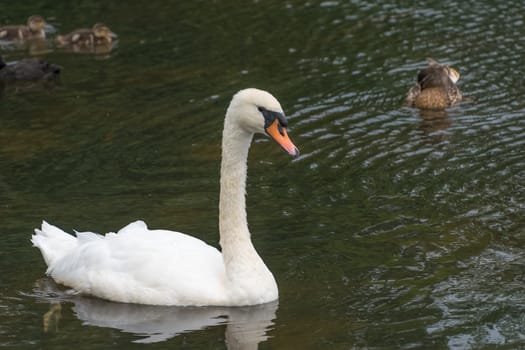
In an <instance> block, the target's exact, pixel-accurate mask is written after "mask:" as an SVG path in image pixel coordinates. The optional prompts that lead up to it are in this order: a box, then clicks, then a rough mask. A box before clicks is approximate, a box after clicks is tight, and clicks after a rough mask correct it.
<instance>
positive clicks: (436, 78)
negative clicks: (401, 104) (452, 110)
mask: <svg viewBox="0 0 525 350" xmlns="http://www.w3.org/2000/svg"><path fill="white" fill-rule="evenodd" d="M427 62H428V67H426V68H424V69H422V70H420V71H419V73H418V75H417V82H416V83H415V84H414V86H412V88H410V90H409V91H408V95H407V97H406V100H405V105H407V106H410V107H417V108H420V109H434V110H436V109H445V108H447V107H450V106H452V105H454V104H456V103H459V102H460V101H461V99H462V96H461V92H460V91H459V88H458V87H457V86H456V82H457V81H458V79H459V73H458V71H456V70H455V69H454V68H451V67H449V66H447V65H445V64H441V63H439V62H438V61H436V60H434V59H432V58H427Z"/></svg>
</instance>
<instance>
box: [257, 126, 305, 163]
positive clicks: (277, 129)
mask: <svg viewBox="0 0 525 350" xmlns="http://www.w3.org/2000/svg"><path fill="white" fill-rule="evenodd" d="M265 130H266V132H267V133H268V135H270V137H271V138H272V139H274V140H275V141H276V142H277V143H278V144H279V145H280V146H281V147H282V148H283V149H284V150H285V151H286V152H288V154H290V155H292V156H293V157H294V158H297V157H299V149H298V148H297V147H295V145H294V144H293V142H292V140H290V138H289V137H288V133H287V132H286V128H285V127H284V126H282V125H281V124H280V123H279V120H278V119H275V120H274V122H273V123H272V124H271V125H270V126H269V127H267V128H266V129H265Z"/></svg>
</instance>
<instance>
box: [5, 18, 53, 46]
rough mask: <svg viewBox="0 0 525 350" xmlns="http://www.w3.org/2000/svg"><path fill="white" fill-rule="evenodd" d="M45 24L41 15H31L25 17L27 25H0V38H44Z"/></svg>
mask: <svg viewBox="0 0 525 350" xmlns="http://www.w3.org/2000/svg"><path fill="white" fill-rule="evenodd" d="M45 26H46V21H45V20H44V18H43V17H42V16H31V17H29V18H28V19H27V25H18V26H5V27H0V40H8V41H24V40H31V39H45V38H46V32H45V31H44V27H45Z"/></svg>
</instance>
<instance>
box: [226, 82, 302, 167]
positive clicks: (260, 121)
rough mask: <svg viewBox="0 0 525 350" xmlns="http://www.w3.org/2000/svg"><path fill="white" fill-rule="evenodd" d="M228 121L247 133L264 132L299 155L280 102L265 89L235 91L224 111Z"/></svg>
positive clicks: (294, 154) (296, 155)
mask: <svg viewBox="0 0 525 350" xmlns="http://www.w3.org/2000/svg"><path fill="white" fill-rule="evenodd" d="M228 122H234V123H236V124H237V125H238V127H240V128H241V129H243V130H245V131H247V132H249V133H253V134H255V133H260V134H266V135H268V136H270V137H271V138H272V139H273V140H275V141H276V142H277V143H278V144H279V145H280V146H281V147H282V148H283V149H284V150H285V151H286V152H288V153H289V154H290V155H292V156H294V157H298V156H299V149H298V148H297V147H295V145H294V144H293V142H292V140H290V138H289V137H288V133H287V131H286V128H287V127H288V120H287V119H286V116H285V115H284V112H283V109H282V108H281V104H280V103H279V101H277V99H276V98H275V97H273V96H272V94H270V93H269V92H267V91H264V90H259V89H254V88H249V89H245V90H241V91H239V92H238V93H236V94H235V95H234V96H233V99H232V101H231V103H230V106H229V107H228V110H227V112H226V123H228Z"/></svg>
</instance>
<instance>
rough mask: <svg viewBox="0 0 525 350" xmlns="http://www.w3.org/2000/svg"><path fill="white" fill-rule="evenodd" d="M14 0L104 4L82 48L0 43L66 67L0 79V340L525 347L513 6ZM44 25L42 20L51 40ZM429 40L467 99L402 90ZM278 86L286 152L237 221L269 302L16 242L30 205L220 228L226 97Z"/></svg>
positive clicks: (209, 237) (89, 223) (51, 7)
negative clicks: (178, 287) (179, 296)
mask: <svg viewBox="0 0 525 350" xmlns="http://www.w3.org/2000/svg"><path fill="white" fill-rule="evenodd" d="M418 4H419V5H418V6H417V7H415V5H414V2H411V1H402V0H397V1H372V2H369V1H357V0H356V1H349V2H343V1H324V2H316V1H308V2H299V1H263V2H259V1H254V2H242V1H214V2H207V1H192V2H188V1H187V2H177V3H173V4H170V5H168V3H167V2H165V1H157V0H152V1H148V2H147V3H145V2H143V1H127V2H126V3H125V6H124V5H123V3H122V2H120V1H107V0H106V1H80V2H68V1H49V0H41V1H24V2H21V1H20V2H15V1H12V2H3V3H2V13H1V14H0V23H1V24H13V23H22V22H25V20H26V18H27V17H28V16H29V15H32V14H41V15H42V16H44V17H45V18H46V19H48V22H49V23H50V24H52V25H53V27H54V28H55V30H56V32H58V33H64V32H68V31H70V30H72V29H74V28H78V27H90V26H91V25H93V24H94V23H96V22H100V21H102V22H105V23H106V24H108V25H109V26H110V27H111V29H112V30H113V31H114V32H116V33H117V34H118V35H119V41H118V45H117V46H116V47H114V48H113V50H111V51H110V52H103V53H97V54H91V53H74V52H67V51H63V50H56V49H53V47H52V45H49V46H50V48H49V49H46V50H43V52H42V50H34V49H31V48H17V47H11V46H4V47H0V49H1V50H2V51H1V53H2V55H3V56H4V58H5V59H6V61H16V60H18V59H21V58H22V57H27V56H30V55H32V54H33V55H40V56H41V57H44V58H45V59H46V60H48V61H51V62H53V63H56V64H59V65H61V66H62V67H63V71H62V79H61V80H62V83H61V84H60V85H59V86H57V87H56V88H54V89H51V90H47V89H46V90H44V89H33V90H30V91H27V90H24V89H8V90H7V91H5V93H4V96H3V97H2V98H1V99H0V169H1V172H0V218H1V220H0V235H1V237H2V244H1V245H0V257H1V259H0V276H1V277H0V310H1V312H0V346H2V347H5V348H15V347H16V348H52V349H71V347H73V346H74V347H75V348H76V349H79V350H80V349H94V348H112V349H118V348H123V349H132V348H138V347H140V346H141V345H140V344H137V343H141V342H147V343H151V344H150V348H151V349H167V348H170V349H171V348H188V349H192V348H205V349H224V348H227V347H229V348H241V349H246V348H257V345H258V346H259V348H261V349H349V348H353V349H392V348H401V349H429V348H432V349H480V348H498V349H516V348H520V347H525V292H524V289H525V278H524V266H525V219H524V217H525V215H524V214H525V150H524V144H525V99H523V96H524V93H525V83H524V78H523V76H524V75H523V73H524V68H523V67H525V58H524V57H525V56H524V55H523V52H524V45H525V44H524V41H523V38H524V37H525V25H524V20H523V13H524V12H525V5H524V3H523V2H520V1H506V2H499V1H488V0H487V1H477V2H462V1H458V2H436V1H421V2H418ZM54 35H55V34H51V35H50V36H51V37H53V36H54ZM427 56H430V57H433V58H435V59H438V60H440V61H442V62H444V63H447V64H450V65H451V66H453V67H454V68H456V69H457V70H458V71H459V72H460V73H461V79H460V80H459V82H458V85H459V87H460V89H461V90H462V92H463V94H464V95H466V96H468V97H469V98H470V100H469V101H466V102H464V103H461V104H460V105H458V106H455V107H453V108H450V109H448V110H447V112H446V113H441V114H430V115H429V114H428V113H422V112H419V111H418V110H415V109H408V108H402V107H401V104H402V101H403V99H404V97H405V94H406V92H407V90H408V88H409V87H410V86H411V85H412V83H413V82H414V79H415V76H416V74H417V71H418V70H419V69H420V68H422V67H424V66H425V64H426V63H425V57H427ZM245 87H258V88H261V89H265V90H268V91H270V92H272V93H273V94H274V95H275V96H276V97H277V98H278V99H279V100H280V102H281V104H282V106H283V108H284V110H285V112H286V113H287V115H288V117H289V123H290V128H289V134H290V136H291V138H292V139H293V140H294V142H295V144H296V145H297V146H298V147H299V149H300V150H301V152H302V154H301V157H300V158H298V159H296V160H292V159H291V158H290V157H288V156H287V155H286V154H284V153H283V152H282V151H281V150H280V149H279V147H278V146H276V145H275V144H273V143H272V142H269V141H268V140H267V139H266V138H265V137H262V136H261V137H257V138H256V142H254V144H253V145H252V148H251V151H250V157H249V163H248V165H249V170H248V173H249V178H248V186H247V191H248V198H247V206H248V221H249V223H250V230H251V232H252V235H253V239H254V242H255V245H256V247H257V249H258V251H259V253H260V255H261V256H262V257H263V259H264V260H265V262H266V264H267V265H268V267H269V268H270V270H271V271H272V272H273V273H274V275H275V277H276V280H277V282H278V285H279V291H280V299H279V301H278V303H273V304H270V305H263V306H257V307H252V308H230V309H228V308H173V307H171V308H169V307H149V306H140V305H126V304H118V303H110V302H106V301H102V300H98V299H95V298H88V297H83V296H79V295H74V294H72V293H71V292H70V291H68V290H67V289H65V288H63V287H60V286H56V285H54V284H53V283H52V281H51V280H49V279H48V278H46V277H45V264H44V262H43V260H42V257H41V256H40V253H39V251H38V250H37V249H35V248H32V247H31V243H30V242H29V239H30V236H31V233H32V232H33V229H34V228H35V227H38V226H39V225H40V223H41V221H42V220H43V219H45V220H47V221H49V222H50V223H53V224H56V225H58V226H59V227H62V228H63V229H65V230H68V231H70V232H72V231H73V230H78V231H84V230H90V231H95V232H102V233H104V232H109V231H115V230H117V229H119V228H121V227H123V226H124V225H126V224H127V223H129V222H131V221H134V220H137V219H142V220H145V221H146V222H147V223H148V225H149V227H150V228H165V229H173V230H178V231H181V232H186V233H190V234H192V235H194V236H197V237H199V238H201V239H203V240H204V241H206V242H208V243H209V244H212V245H214V246H218V229H217V222H218V191H219V182H218V175H219V163H220V141H221V139H220V137H221V130H222V123H223V116H224V113H225V110H226V107H227V105H228V103H229V101H230V99H231V96H232V95H233V94H234V93H235V92H236V91H238V90H240V89H242V88H245Z"/></svg>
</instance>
